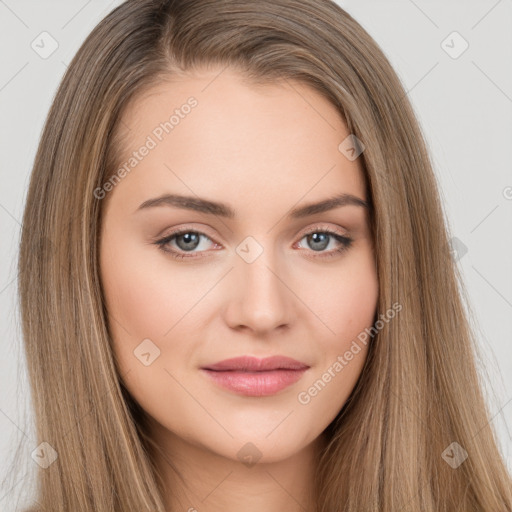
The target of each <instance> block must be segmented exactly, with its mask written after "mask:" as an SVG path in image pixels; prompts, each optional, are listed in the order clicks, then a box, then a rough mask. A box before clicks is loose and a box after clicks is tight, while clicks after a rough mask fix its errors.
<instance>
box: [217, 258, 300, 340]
mask: <svg viewBox="0 0 512 512" xmlns="http://www.w3.org/2000/svg"><path fill="white" fill-rule="evenodd" d="M235 267H236V268H235V269H233V271H232V272H231V276H230V282H229V284H228V286H229V292H228V293H229V304H228V307H227V309H226V311H225V315H226V318H225V320H226V322H227V323H228V325H229V326H230V327H231V328H233V329H237V330H250V331H252V332H253V333H255V334H258V335H264V334H266V333H269V332H271V331H274V330H277V329H278V328H279V329H283V328H285V327H287V326H288V327H289V326H290V324H291V323H292V320H293V300H294V298H295V296H294V294H293V292H292V291H291V290H290V288H289V285H288V283H287V282H286V280H287V279H286V277H287V276H286V275H285V273H284V272H283V271H280V270H279V268H278V267H276V264H275V260H274V259H273V258H271V255H270V251H264V252H263V253H262V254H261V255H260V256H259V257H258V259H256V261H253V262H252V263H248V262H246V261H244V260H243V259H242V258H240V259H239V260H238V261H236V263H235Z"/></svg>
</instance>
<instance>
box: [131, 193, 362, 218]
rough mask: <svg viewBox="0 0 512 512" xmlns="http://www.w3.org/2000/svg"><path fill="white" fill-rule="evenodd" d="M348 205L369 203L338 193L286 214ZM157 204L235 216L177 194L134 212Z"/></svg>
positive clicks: (229, 210) (230, 211)
mask: <svg viewBox="0 0 512 512" xmlns="http://www.w3.org/2000/svg"><path fill="white" fill-rule="evenodd" d="M348 205H352V206H360V207H363V208H366V209H370V205H369V203H368V202H367V201H365V200H364V199H361V198H359V197H356V196H354V195H352V194H338V195H336V196H334V197H331V198H328V199H324V200H323V201H320V202H317V203H310V204H307V205H305V206H300V207H298V208H294V209H293V210H292V211H291V212H290V213H289V214H288V216H289V217H291V218H293V219H300V218H303V217H309V216H310V215H315V214H317V213H323V212H327V211H329V210H333V209H334V208H339V207H341V206H348ZM159 206H171V207H175V208H181V209H184V210H193V211H197V212H201V213H206V214H208V215H216V216H220V217H226V218H228V219H234V218H235V217H236V212H235V210H233V209H232V208H231V207H230V206H229V205H227V204H225V203H218V202H215V201H209V200H208V199H202V198H200V197H192V196H182V195H178V194H164V195H162V196H159V197H155V198H152V199H148V200H147V201H144V202H143V203H142V204H141V205H140V206H139V207H138V208H137V210H135V212H138V211H140V210H146V209H148V208H155V207H159ZM135 212H134V213H135Z"/></svg>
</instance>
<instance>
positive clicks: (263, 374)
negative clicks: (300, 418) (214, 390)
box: [201, 356, 309, 396]
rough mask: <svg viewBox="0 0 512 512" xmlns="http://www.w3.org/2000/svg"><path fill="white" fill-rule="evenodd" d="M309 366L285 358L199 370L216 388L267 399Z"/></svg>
mask: <svg viewBox="0 0 512 512" xmlns="http://www.w3.org/2000/svg"><path fill="white" fill-rule="evenodd" d="M308 368H309V366H308V365H306V364H304V363H300V362H299V361H296V360H295V359H291V358H289V357H284V356H273V357H267V358H264V359H257V358H255V357H251V356H244V357H235V358H232V359H226V360H224V361H220V362H218V363H216V364H213V365H208V366H205V367H203V368H201V370H202V371H203V372H204V373H205V374H207V375H208V376H209V377H210V378H211V379H213V380H214V381H215V382H216V383H217V384H218V385H220V386H222V387H224V388H226V389H229V390H230V391H234V392H235V393H239V394H242V395H245V396H268V395H274V394H275V393H277V392H279V391H281V390H282V389H285V388H286V387H288V386H291V385H292V384H294V383H295V382H297V381H298V380H299V379H300V378H301V377H302V375H303V374H304V372H305V371H306V370H307V369H308Z"/></svg>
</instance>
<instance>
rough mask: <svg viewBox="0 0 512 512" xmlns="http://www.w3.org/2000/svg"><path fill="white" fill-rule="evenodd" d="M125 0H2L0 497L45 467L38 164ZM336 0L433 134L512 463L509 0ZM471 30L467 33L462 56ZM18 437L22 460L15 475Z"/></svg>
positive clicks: (491, 398) (494, 409)
mask: <svg viewBox="0 0 512 512" xmlns="http://www.w3.org/2000/svg"><path fill="white" fill-rule="evenodd" d="M119 3H121V2H120V1H113V2H109V1H106V0H89V1H70V0H66V1H64V0H61V1H56V0H53V1H50V0H45V1H44V2H42V1H35V0H33V1H27V0H0V44H1V56H2V59H1V64H2V65H1V67H0V108H1V117H0V148H1V153H0V154H1V159H0V173H1V175H0V233H1V244H0V262H1V265H0V314H1V322H0V340H1V341H0V342H1V348H2V354H3V357H1V358H0V389H1V395H0V479H3V478H4V477H5V476H11V477H12V481H6V482H4V484H3V485H2V487H0V509H1V510H6V511H11V510H17V509H18V507H17V505H16V501H15V497H16V496H17V495H21V496H24V495H26V494H27V493H28V492H29V489H30V481H31V480H30V475H31V472H32V471H33V470H34V469H35V463H34V462H33V461H32V459H31V457H30V453H31V452H32V450H33V449H34V448H35V447H36V441H35V436H34V430H33V425H32V423H31V422H32V420H33V418H32V415H31V411H30V407H29V402H28V400H29V398H30V390H29V388H28V384H27V378H26V369H25V362H24V359H23V355H22V354H23V352H22V340H21V335H20V327H19V317H18V309H17V305H16V300H17V299H16V273H17V269H16V257H17V244H18V241H19V234H20V224H21V218H22V212H23V206H24V201H25V196H26V191H27V186H28V179H29V174H30V171H31V166H32V163H33V158H34V156H35V151H36V148H37V143H38V140H39V136H40V133H41V129H42V126H43V122H44V119H45V116H46V114H47V111H48V109H49V107H50V103H51V100H52V98H53V95H54V93H55V91H56V89H57V86H58V84H59V81H60V79H61V78H62V75H63V73H64V71H65V69H66V65H67V63H69V62H70V60H71V58H72V56H73V55H74V54H75V52H76V51H77V50H78V47H79V46H80V44H81V43H82V42H83V40H84V39H85V37H86V36H87V34H88V33H89V32H90V31H91V30H92V28H93V27H94V26H95V25H96V23H97V22H98V21H99V20H100V19H101V18H103V17H104V16H105V15H106V14H107V13H108V12H109V11H110V10H111V9H112V8H113V7H114V6H116V5H118V4H119ZM338 3H339V4H340V5H341V6H342V7H343V8H345V9H346V10H347V11H348V12H349V13H350V14H351V15H352V16H353V17H354V18H355V19H356V20H358V21H359V22H360V23H361V24H362V25H363V27H364V28H365V29H366V30H367V31H368V32H369V33H370V34H371V35H372V36H373V37H374V38H375V39H376V41H377V43H379V44H380V46H381V47H382V49H383V50H384V52H385V53H386V55H387V56H388V58H389V59H390V61H391V63H392V65H393V66H394V68H395V70H396V71H397V73H398V74H399V76H400V78H401V80H402V82H403V83H404V85H405V88H406V90H407V91H408V95H409V98H410V99H411V101H412V103H413V106H414V108H415V110H416V113H417V115H418V118H419V120H420V123H421V125H422V128H423V130H424V133H425V135H426V138H427V141H428V143H429V146H430V150H431V153H432V155H433V160H434V164H435V170H436V174H437V176H438V180H439V182H440V185H441V189H442V199H443V201H444V206H445V209H446V212H447V214H448V217H449V222H450V229H451V235H452V236H453V237H455V238H456V239H457V242H456V247H458V251H459V252H458V256H459V257H460V259H459V260H458V265H459V266H460V268H461V271H462V274H463V276H464V279H465V284H466V287H467V290H468V293H469V297H470V300H471V308H472V309H473V313H472V320H473V323H474V325H475V327H476V329H477V333H478V335H479V339H480V346H481V352H482V356H483V358H482V361H481V363H482V365H484V366H485V368H486V369H487V375H488V377H485V375H484V378H488V379H489V386H488V388H487V396H488V402H489V408H490V411H491V417H492V418H493V419H492V422H493V425H494V426H495V428H496V430H497V431H498V435H499V441H500V444H501V448H502V451H503V454H504V456H505V458H506V459H507V464H508V467H509V469H511V470H512V438H511V432H510V425H512V357H511V355H512V336H511V330H512V264H511V262H512V171H511V162H512V155H511V152H512V122H511V118H512V116H511V113H512V68H511V66H510V63H511V62H512V30H511V28H512V0H499V1H496V0H479V1H462V0H461V1H454V0H451V1H446V0H444V1H427V0H415V1H413V0H396V1H389V0H386V1H382V0H380V1H378V0H374V1H370V0H346V1H339V2H338ZM44 31H46V32H48V33H49V34H51V36H52V38H54V39H55V40H56V41H57V43H58V48H57V49H56V51H55V52H54V53H53V54H52V55H50V56H49V57H48V58H42V57H41V56H40V55H39V54H38V53H36V51H34V49H33V48H32V47H31V44H32V42H33V41H34V40H35V41H36V42H37V41H40V38H39V36H40V34H41V33H42V32H44ZM454 31H456V32H458V33H459V34H460V36H457V35H455V36H453V35H451V36H450V34H452V33H453V32H454ZM448 36H450V37H448ZM447 37H448V39H447ZM462 38H463V39H464V40H465V41H467V43H468V44H469V47H468V48H467V50H466V51H465V52H464V53H462V54H461V55H460V56H457V58H453V57H454V56H455V54H454V52H458V51H459V50H460V49H461V48H462V44H464V43H463V39H462ZM47 41H48V44H47V45H45V48H49V47H50V46H49V40H47ZM443 41H445V43H443ZM447 51H448V52H451V54H452V56H450V55H449V53H447ZM466 250H467V252H465V251H466ZM20 440H24V441H25V445H24V449H23V451H22V452H21V454H20V457H21V462H22V463H23V465H24V466H25V473H24V474H22V475H21V476H16V475H10V472H9V468H10V464H11V462H12V458H13V457H14V456H15V455H14V448H15V447H16V445H17V443H18V441H20ZM27 472H28V473H27ZM8 480H9V479H8ZM20 505H21V503H20V504H19V505H18V506H20Z"/></svg>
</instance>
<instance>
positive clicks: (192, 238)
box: [176, 232, 200, 250]
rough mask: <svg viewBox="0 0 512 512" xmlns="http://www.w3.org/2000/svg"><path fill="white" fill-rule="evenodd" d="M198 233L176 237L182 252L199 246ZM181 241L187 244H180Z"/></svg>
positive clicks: (188, 233)
mask: <svg viewBox="0 0 512 512" xmlns="http://www.w3.org/2000/svg"><path fill="white" fill-rule="evenodd" d="M199 237H200V235H199V234H198V233H192V232H187V233H183V234H181V235H178V236H177V237H176V244H177V245H178V247H179V248H180V249H182V250H187V249H189V250H190V249H195V248H196V247H197V246H198V245H199ZM180 240H185V244H180Z"/></svg>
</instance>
